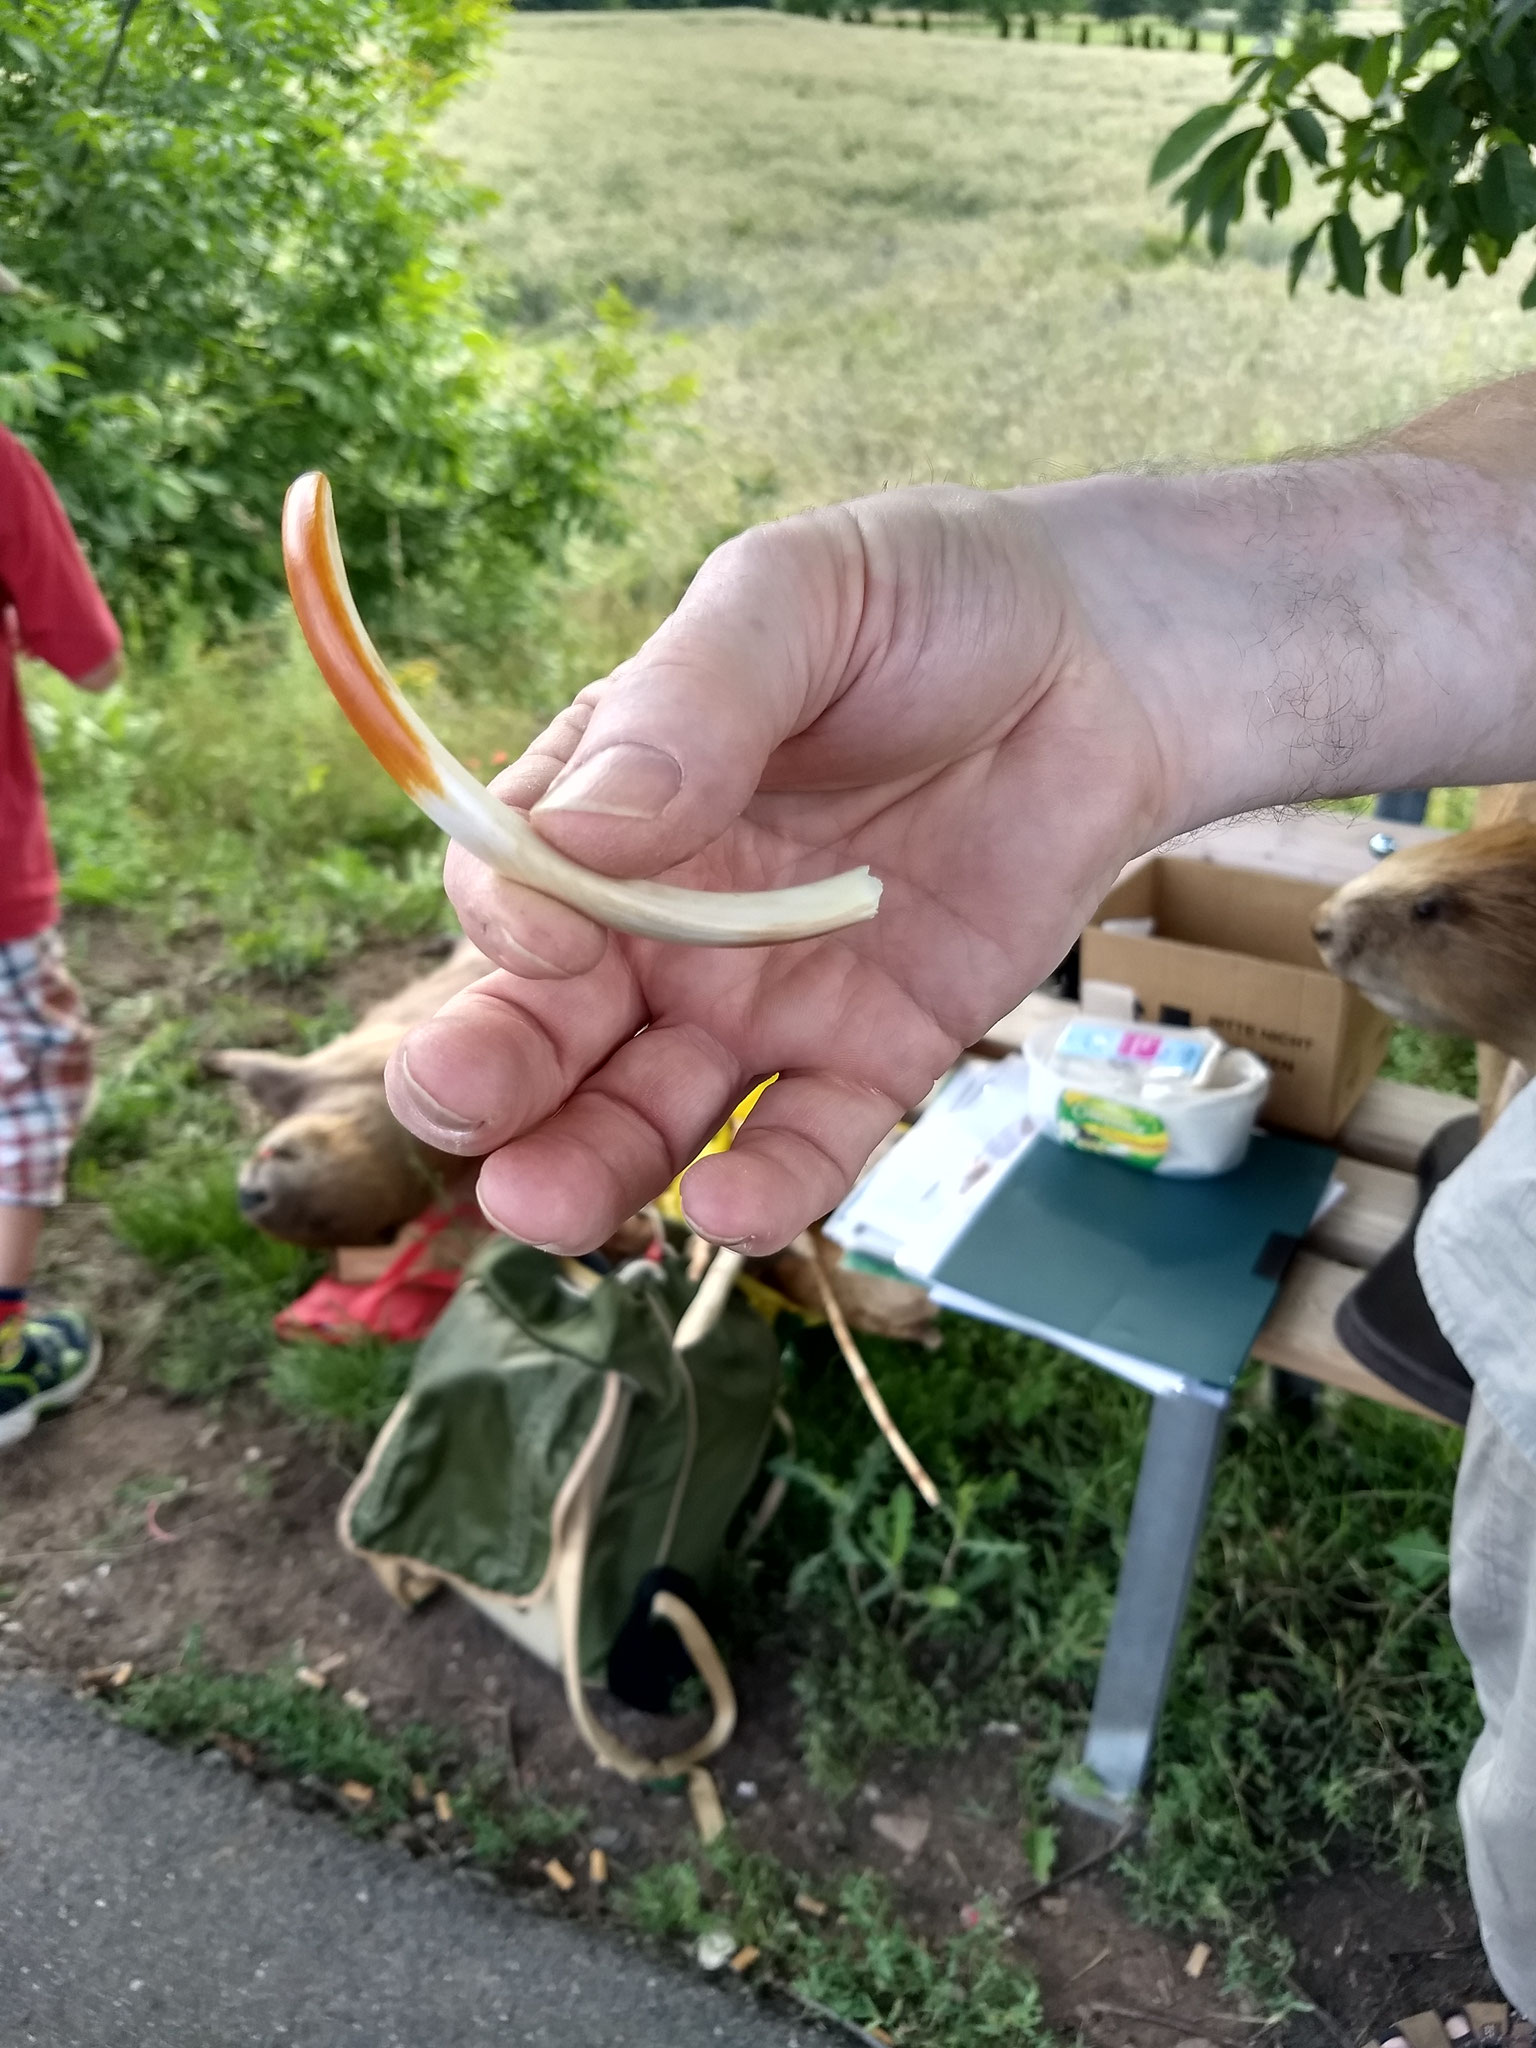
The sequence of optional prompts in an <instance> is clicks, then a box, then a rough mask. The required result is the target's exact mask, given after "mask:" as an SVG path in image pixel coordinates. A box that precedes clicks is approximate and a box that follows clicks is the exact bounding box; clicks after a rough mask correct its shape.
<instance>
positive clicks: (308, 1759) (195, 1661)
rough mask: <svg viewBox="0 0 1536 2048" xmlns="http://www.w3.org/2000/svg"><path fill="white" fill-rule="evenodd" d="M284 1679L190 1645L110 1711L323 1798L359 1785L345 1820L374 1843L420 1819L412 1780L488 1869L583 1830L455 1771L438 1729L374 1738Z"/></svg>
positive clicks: (477, 1771)
mask: <svg viewBox="0 0 1536 2048" xmlns="http://www.w3.org/2000/svg"><path fill="white" fill-rule="evenodd" d="M295 1673H296V1666H295V1665H280V1666H277V1667H275V1668H274V1669H272V1670H270V1671H257V1672H229V1671H215V1670H213V1669H211V1668H210V1667H209V1666H208V1665H206V1664H205V1663H204V1662H203V1660H202V1658H201V1655H200V1654H199V1652H198V1650H197V1648H196V1646H195V1644H194V1645H192V1646H190V1647H189V1651H188V1654H186V1655H185V1656H184V1657H183V1659H182V1661H181V1663H180V1664H178V1665H177V1666H175V1667H174V1668H173V1669H172V1670H170V1671H165V1672H160V1673H157V1674H154V1675H152V1676H148V1677H144V1678H135V1679H132V1680H130V1682H129V1684H128V1685H127V1686H126V1687H125V1688H124V1690H123V1691H122V1693H121V1694H120V1695H118V1697H117V1702H116V1708H115V1711H116V1713H117V1715H118V1718H119V1719H120V1720H121V1721H123V1722H124V1723H125V1725H126V1726H128V1727H130V1728H138V1729H141V1730H143V1732H144V1733H146V1734H149V1735H154V1736H156V1737H158V1738H159V1740H160V1741H162V1742H169V1743H173V1744H175V1745H176V1746H177V1747H179V1748H188V1749H206V1748H208V1747H209V1746H210V1745H211V1744H213V1742H214V1740H215V1738H216V1737H222V1738H224V1739H225V1741H226V1742H233V1743H238V1744H244V1745H247V1746H248V1747H249V1749H250V1751H251V1752H252V1756H251V1761H252V1762H253V1763H254V1765H255V1766H256V1767H258V1768H260V1769H261V1770H263V1771H264V1772H268V1773H277V1774H280V1775H283V1776H286V1777H293V1778H309V1779H313V1780H318V1781H320V1782H321V1783H322V1784H324V1785H325V1786H327V1787H329V1788H330V1789H331V1790H332V1791H339V1789H340V1787H341V1786H343V1785H344V1784H347V1783H348V1782H351V1783H354V1784H359V1785H365V1786H367V1787H368V1788H369V1789H370V1791H371V1793H372V1795H373V1796H372V1798H371V1799H370V1800H369V1801H368V1802H367V1804H366V1805H361V1806H358V1807H357V1809H356V1811H355V1812H354V1814H353V1816H352V1824H353V1826H354V1827H355V1828H356V1829H357V1830H358V1832H359V1833H362V1834H371V1835H376V1834H382V1833H383V1832H384V1831H385V1830H386V1829H388V1828H389V1827H391V1826H393V1825H396V1824H397V1823H399V1822H401V1821H404V1820H406V1819H408V1818H409V1817H410V1816H411V1814H412V1813H413V1812H415V1811H418V1810H419V1809H420V1806H421V1802H420V1801H418V1800H417V1799H416V1798H415V1796H414V1794H413V1792H412V1784H411V1781H412V1779H413V1777H415V1776H416V1775H417V1774H420V1775H422V1776H424V1777H426V1778H428V1779H429V1781H430V1784H431V1786H432V1787H433V1788H434V1789H435V1788H437V1787H439V1786H443V1787H446V1788H448V1789H450V1792H451V1797H452V1801H453V1811H454V1819H455V1822H456V1823H457V1825H458V1827H459V1828H461V1829H462V1830H463V1831H464V1832H465V1833H466V1834H467V1836H468V1839H469V1842H470V1845H471V1847H472V1848H473V1850H474V1853H475V1855H476V1856H477V1857H479V1858H480V1860H481V1861H482V1862H485V1863H487V1864H489V1865H491V1866H492V1867H494V1866H496V1865H498V1864H503V1863H507V1862H509V1861H510V1860H511V1859H512V1857H513V1856H514V1855H516V1854H517V1852H518V1851H519V1850H523V1849H553V1848H557V1847H558V1846H559V1845H560V1844H561V1843H562V1842H563V1841H565V1840H566V1839H567V1838H568V1837H569V1836H570V1835H571V1834H573V1833H574V1832H575V1830H576V1829H577V1828H578V1827H580V1826H581V1825H582V1822H583V1820H584V1819H585V1815H584V1814H583V1813H582V1812H581V1811H580V1810H579V1809H576V1808H564V1809H562V1808H556V1807H552V1806H550V1805H548V1804H547V1803H546V1802H545V1801H544V1800H542V1799H540V1798H538V1797H536V1796H531V1795H530V1796H510V1795H509V1794H508V1792H507V1790H506V1787H505V1784H504V1773H503V1771H502V1769H501V1767H500V1766H499V1765H496V1764H494V1763H487V1762H483V1761H482V1762H480V1763H478V1764H468V1765H466V1766H463V1767H461V1766H460V1764H459V1761H458V1760H457V1759H456V1758H455V1757H454V1755H453V1752H452V1749H451V1748H450V1746H449V1744H448V1743H447V1741H446V1740H445V1738H444V1736H443V1735H442V1734H441V1732H440V1731H438V1730H435V1729H432V1728H429V1727H427V1726H425V1725H424V1724H422V1723H419V1722H418V1723H412V1724H411V1725H409V1726H408V1727H405V1728H401V1729H399V1730H395V1731H387V1730H383V1729H380V1728H378V1727H377V1726H375V1724H374V1723H373V1722H371V1721H370V1720H369V1718H368V1716H367V1714H366V1713H365V1712H364V1711H363V1710H362V1709H361V1708H358V1707H352V1706H348V1705H347V1703H346V1701H345V1700H343V1699H340V1698H338V1697H337V1695H336V1694H335V1693H333V1692H331V1691H329V1690H326V1691H323V1692H320V1691H315V1690H312V1689H311V1688H310V1687H308V1686H306V1685H303V1684H301V1683H300V1682H299V1680H298V1679H297V1677H296V1675H295Z"/></svg>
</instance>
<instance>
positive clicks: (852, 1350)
mask: <svg viewBox="0 0 1536 2048" xmlns="http://www.w3.org/2000/svg"><path fill="white" fill-rule="evenodd" d="M796 1249H797V1250H799V1251H803V1252H804V1253H805V1254H806V1256H807V1257H808V1258H809V1259H810V1262H811V1268H812V1270H813V1272H814V1273H815V1275H816V1285H817V1287H818V1289H819V1290H820V1293H821V1302H822V1307H823V1308H824V1309H825V1310H826V1312H827V1321H828V1322H829V1323H830V1324H831V1325H832V1334H833V1336H834V1337H835V1338H836V1339H837V1348H838V1350H839V1351H841V1352H842V1354H843V1359H844V1362H845V1363H846V1365H847V1367H848V1370H849V1371H850V1372H851V1373H852V1374H853V1383H854V1385H855V1386H856V1387H857V1388H858V1390H859V1392H860V1393H861V1394H862V1395H863V1396H864V1406H865V1407H866V1408H867V1409H868V1410H869V1412H870V1414H871V1415H873V1417H874V1418H875V1426H876V1427H877V1428H878V1430H879V1431H880V1434H881V1435H882V1436H883V1437H884V1438H885V1440H886V1442H887V1443H888V1444H889V1445H890V1447H891V1449H892V1450H893V1451H894V1452H895V1453H896V1456H897V1458H898V1459H899V1460H900V1462H901V1467H902V1470H903V1471H904V1472H905V1473H906V1475H907V1477H908V1478H909V1479H910V1480H911V1482H912V1484H913V1485H914V1486H915V1487H916V1488H917V1490H918V1492H919V1493H920V1494H921V1495H922V1496H923V1499H924V1500H925V1501H926V1502H927V1503H928V1505H929V1507H931V1508H936V1507H937V1506H938V1505H939V1489H938V1488H937V1487H936V1486H935V1485H934V1483H933V1481H932V1480H931V1479H930V1478H929V1477H928V1474H927V1473H926V1472H925V1471H924V1470H923V1468H922V1466H921V1465H920V1464H919V1463H918V1461H917V1454H916V1453H915V1452H914V1451H913V1449H912V1446H911V1445H910V1444H909V1443H908V1442H907V1440H906V1438H905V1437H904V1436H903V1435H902V1433H901V1431H900V1430H899V1429H898V1428H897V1427H896V1425H895V1423H894V1422H893V1421H892V1420H891V1411H890V1409H889V1408H887V1407H886V1405H885V1402H884V1401H883V1400H882V1399H881V1396H880V1389H879V1388H878V1387H877V1386H876V1385H875V1382H874V1380H873V1378H872V1377H871V1375H870V1370H869V1367H868V1366H867V1365H866V1364H865V1363H864V1360H863V1358H862V1357H861V1356H860V1353H859V1347H858V1345H857V1344H855V1343H854V1341H853V1332H852V1331H851V1330H850V1329H849V1327H848V1318H847V1317H846V1316H845V1315H844V1314H843V1305H842V1303H841V1302H840V1301H839V1300H838V1298H837V1294H836V1291H835V1289H834V1288H833V1286H832V1282H831V1279H830V1278H829V1276H828V1274H827V1269H826V1267H825V1266H824V1265H823V1264H822V1263H821V1254H820V1252H819V1251H818V1250H817V1248H816V1242H815V1240H814V1239H813V1238H810V1237H802V1238H801V1239H800V1240H799V1243H798V1244H797V1246H796Z"/></svg>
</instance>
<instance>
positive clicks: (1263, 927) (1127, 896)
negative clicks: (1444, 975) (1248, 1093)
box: [1081, 854, 1392, 1138]
mask: <svg viewBox="0 0 1536 2048" xmlns="http://www.w3.org/2000/svg"><path fill="white" fill-rule="evenodd" d="M1330 893H1331V889H1330V886H1329V885H1328V884H1327V883H1325V882H1307V881H1301V880H1298V879H1297V878H1296V877H1294V876H1291V875H1280V874H1274V873H1261V872H1259V871H1258V870H1255V869H1250V868H1231V867H1219V866H1217V865H1215V864H1214V863H1213V862H1210V861H1203V860H1180V859H1179V858H1178V857H1177V855H1170V854H1162V855H1159V856H1158V857H1157V858H1155V859H1153V860H1149V861H1146V862H1144V863H1143V864H1142V865H1141V866H1140V867H1138V868H1137V869H1136V870H1135V872H1134V873H1132V874H1130V875H1127V876H1125V877H1124V878H1123V879H1122V880H1121V881H1120V882H1119V883H1118V884H1117V886H1116V887H1115V888H1114V889H1113V890H1112V891H1111V892H1110V894H1109V896H1108V897H1107V898H1106V899H1105V901H1104V902H1103V903H1102V904H1101V905H1100V907H1099V910H1098V912H1097V914H1096V915H1095V917H1094V920H1093V922H1092V923H1091V924H1090V925H1089V927H1088V929H1087V930H1086V931H1085V932H1084V933H1083V939H1082V953H1081V959H1082V974H1083V978H1084V980H1094V981H1112V982H1120V983H1123V984H1125V985H1127V986H1129V987H1130V988H1132V989H1134V990H1135V992H1136V998H1137V1001H1138V1002H1139V1004H1140V1006H1141V1014H1142V1015H1143V1016H1146V1017H1149V1018H1152V1019H1154V1020H1157V1021H1160V1022H1163V1023H1169V1024H1208V1025H1209V1026H1210V1027H1211V1029H1212V1030H1213V1031H1219V1032H1220V1033H1221V1035H1222V1037H1223V1038H1225V1039H1227V1040H1228V1041H1229V1042H1230V1043H1231V1044H1233V1045H1245V1046H1247V1047H1249V1049H1250V1050H1251V1051H1253V1052H1256V1053H1257V1054H1258V1055H1259V1057H1260V1058H1261V1059H1263V1060H1266V1061H1268V1063H1269V1065H1270V1067H1271V1068H1272V1069H1273V1072H1274V1081H1273V1084H1272V1086H1271V1088H1270V1094H1269V1101H1268V1103H1267V1105H1266V1107H1265V1111H1264V1121H1265V1123H1271V1124H1277V1125H1279V1126H1281V1127H1282V1128H1283V1129H1285V1130H1289V1131H1300V1132H1301V1133H1302V1134H1303V1135H1304V1136H1306V1137H1309V1138H1331V1137H1333V1136H1334V1134H1335V1133H1336V1132H1337V1131H1338V1129H1339V1126H1340V1125H1341V1124H1342V1123H1343V1122H1344V1119H1345V1118H1346V1117H1347V1116H1348V1115H1349V1113H1350V1111H1351V1110H1352V1109H1353V1108H1354V1106H1355V1104H1356V1103H1357V1102H1358V1101H1359V1100H1360V1098H1361V1096H1362V1095H1363V1094H1364V1093H1365V1091H1366V1089H1367V1088H1368V1087H1369V1086H1370V1084H1371V1082H1372V1080H1373V1079H1374V1078H1375V1074H1376V1070H1377V1068H1378V1067H1379V1066H1380V1065H1381V1062H1382V1060H1383V1058H1384V1057H1385V1055H1386V1050H1387V1043H1388V1040H1389V1039H1390V1038H1391V1036H1392V1022H1391V1019H1390V1018H1388V1017H1384V1016H1383V1015H1382V1013H1381V1011H1380V1010H1378V1009H1377V1008H1376V1007H1375V1005H1374V1004H1372V1003H1370V1002H1368V1001H1367V1000H1366V998H1365V997H1364V996H1363V995H1361V993H1360V991H1359V990H1358V989H1355V988H1351V987H1350V986H1349V984H1348V983H1347V982H1343V981H1340V980H1339V979H1338V977H1337V975H1333V974H1330V973H1329V972H1328V970H1327V969H1326V968H1325V967H1324V966H1323V964H1322V961H1321V960H1320V959H1319V957H1318V952H1317V947H1316V946H1315V945H1314V944H1313V942H1312V930H1311V926H1312V918H1313V914H1314V913H1315V911H1316V910H1317V907H1318V905H1319V904H1320V903H1322V902H1323V901H1324V900H1325V898H1326V897H1327V896H1328V895H1329V894H1330ZM1123 917H1151V918H1153V919H1154V920H1155V935H1154V936H1153V937H1152V938H1132V937H1128V936H1125V935H1122V934H1117V933H1114V932H1106V931H1104V930H1103V929H1102V925H1103V922H1104V920H1105V919H1106V918H1109V919H1117V918H1123Z"/></svg>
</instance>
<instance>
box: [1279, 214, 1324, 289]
mask: <svg viewBox="0 0 1536 2048" xmlns="http://www.w3.org/2000/svg"><path fill="white" fill-rule="evenodd" d="M1322 232H1323V223H1322V222H1321V221H1319V222H1318V224H1317V226H1316V227H1315V228H1314V229H1313V230H1312V232H1311V234H1310V235H1304V236H1303V237H1302V239H1301V240H1300V241H1299V242H1297V243H1295V244H1294V245H1293V247H1292V249H1291V254H1290V258H1289V260H1288V262H1287V263H1286V266H1285V288H1286V290H1287V291H1288V292H1294V291H1295V289H1296V287H1297V285H1299V284H1300V283H1301V274H1302V272H1303V271H1304V270H1305V269H1306V267H1307V265H1308V264H1309V263H1310V262H1311V260H1312V251H1313V250H1314V249H1315V248H1316V247H1317V238H1318V236H1319V235H1320V234H1321V233H1322Z"/></svg>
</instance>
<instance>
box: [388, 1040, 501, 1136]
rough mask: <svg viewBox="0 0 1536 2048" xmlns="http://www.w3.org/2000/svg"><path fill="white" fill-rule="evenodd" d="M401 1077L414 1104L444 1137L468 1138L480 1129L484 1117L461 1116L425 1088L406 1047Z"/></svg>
mask: <svg viewBox="0 0 1536 2048" xmlns="http://www.w3.org/2000/svg"><path fill="white" fill-rule="evenodd" d="M400 1079H401V1081H402V1083H403V1084H404V1086H405V1091H406V1093H407V1094H408V1095H409V1096H410V1098H411V1102H412V1105H413V1106H414V1107H415V1108H416V1109H418V1110H419V1111H420V1112H421V1114H422V1116H423V1117H424V1118H425V1119H426V1120H427V1122H428V1123H431V1124H435V1125H436V1126H437V1128H438V1130H440V1131H441V1132H442V1133H443V1135H444V1137H450V1138H467V1137H469V1136H471V1135H472V1134H473V1133H474V1132H475V1131H478V1130H479V1128H480V1126H481V1124H482V1123H483V1122H484V1121H485V1119H484V1118H483V1117H478V1116H476V1117H464V1116H459V1115H457V1114H456V1113H455V1112H454V1111H453V1110H451V1109H445V1108H444V1106H443V1105H442V1103H440V1102H439V1101H438V1099H437V1097H436V1096H435V1095H432V1094H430V1093H429V1092H428V1090H427V1089H425V1088H423V1087H422V1085H421V1083H420V1081H418V1080H417V1078H416V1076H415V1075H414V1074H413V1073H412V1072H411V1061H410V1055H409V1053H407V1052H406V1051H405V1049H404V1047H402V1048H401V1051H400Z"/></svg>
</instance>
